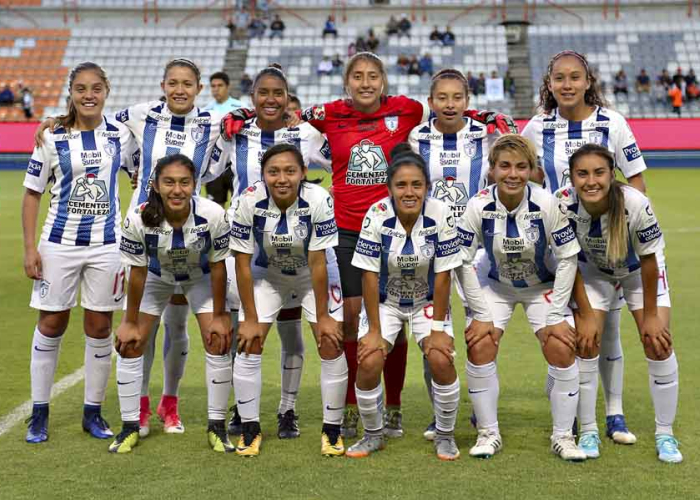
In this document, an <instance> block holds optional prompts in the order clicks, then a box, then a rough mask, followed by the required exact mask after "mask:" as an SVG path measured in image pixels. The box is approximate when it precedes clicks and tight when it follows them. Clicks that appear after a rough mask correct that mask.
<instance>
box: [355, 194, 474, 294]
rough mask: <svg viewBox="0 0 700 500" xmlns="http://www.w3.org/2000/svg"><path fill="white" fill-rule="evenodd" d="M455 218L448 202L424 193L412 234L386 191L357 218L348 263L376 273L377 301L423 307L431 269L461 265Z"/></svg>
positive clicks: (432, 274)
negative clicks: (357, 227) (360, 219)
mask: <svg viewBox="0 0 700 500" xmlns="http://www.w3.org/2000/svg"><path fill="white" fill-rule="evenodd" d="M459 247H460V241H459V236H458V233H457V222H456V219H455V218H454V216H453V215H452V214H451V213H450V207H449V206H448V205H447V204H446V203H443V202H442V201H440V200H436V199H435V198H430V197H429V198H426V200H425V202H424V204H423V212H422V214H421V215H420V217H418V220H417V221H416V223H415V225H414V226H413V229H412V230H411V234H407V233H406V230H405V229H404V227H403V225H402V224H401V222H400V221H399V218H398V216H397V215H396V211H395V209H394V203H393V201H392V199H391V198H390V197H387V198H384V199H383V200H380V201H378V202H377V203H375V204H373V205H372V206H371V207H370V209H369V210H368V211H367V215H365V218H364V221H363V222H362V231H361V232H360V237H359V239H358V240H357V246H356V247H355V254H354V255H353V257H352V265H353V266H355V267H357V268H359V269H363V270H365V271H371V272H375V273H379V301H380V302H381V303H382V304H389V305H392V306H397V307H411V308H412V307H422V306H423V305H425V304H426V303H428V302H430V301H431V300H433V288H434V282H435V273H441V272H444V271H450V270H452V269H455V268H457V267H459V266H461V265H462V259H461V258H460V253H459Z"/></svg>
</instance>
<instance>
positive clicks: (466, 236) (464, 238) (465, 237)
mask: <svg viewBox="0 0 700 500" xmlns="http://www.w3.org/2000/svg"><path fill="white" fill-rule="evenodd" d="M459 239H460V242H461V243H462V245H464V246H465V247H471V246H472V243H474V233H472V232H471V231H465V230H464V229H460V230H459Z"/></svg>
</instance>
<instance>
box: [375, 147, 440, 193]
mask: <svg viewBox="0 0 700 500" xmlns="http://www.w3.org/2000/svg"><path fill="white" fill-rule="evenodd" d="M404 165H414V166H416V167H418V169H419V170H420V171H421V172H422V174H423V177H424V178H425V185H426V186H427V187H428V191H430V184H431V183H430V172H429V171H428V166H427V165H426V164H425V160H424V159H423V157H422V156H421V155H419V154H416V153H414V152H413V149H411V145H410V144H408V143H407V142H400V143H399V144H397V145H396V146H394V149H392V150H391V163H389V167H388V168H387V169H386V185H387V186H391V181H392V179H393V178H394V175H396V172H398V170H399V168H401V167H402V166H404Z"/></svg>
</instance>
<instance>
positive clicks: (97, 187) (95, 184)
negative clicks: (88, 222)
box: [67, 174, 110, 215]
mask: <svg viewBox="0 0 700 500" xmlns="http://www.w3.org/2000/svg"><path fill="white" fill-rule="evenodd" d="M67 211H68V213H69V214H79V215H108V214H109V211H110V204H109V191H108V190H107V185H106V184H105V181H102V180H99V179H98V178H97V176H96V175H95V174H86V175H85V176H84V177H78V179H77V180H76V181H75V187H74V188H73V192H72V193H71V195H70V199H69V200H68V207H67Z"/></svg>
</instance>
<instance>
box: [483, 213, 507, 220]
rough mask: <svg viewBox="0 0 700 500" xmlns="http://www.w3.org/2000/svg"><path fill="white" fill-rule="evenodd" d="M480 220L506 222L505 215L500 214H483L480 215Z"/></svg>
mask: <svg viewBox="0 0 700 500" xmlns="http://www.w3.org/2000/svg"><path fill="white" fill-rule="evenodd" d="M481 218H482V219H495V220H506V216H505V214H502V213H500V212H483V213H482V214H481Z"/></svg>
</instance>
